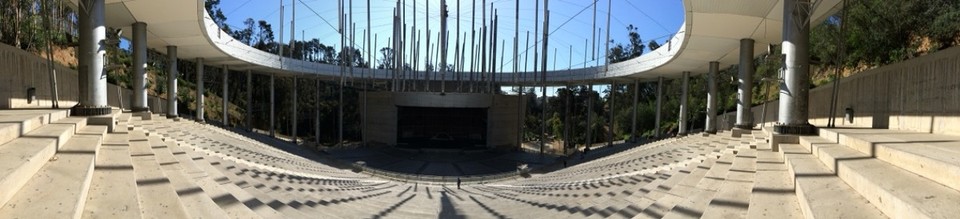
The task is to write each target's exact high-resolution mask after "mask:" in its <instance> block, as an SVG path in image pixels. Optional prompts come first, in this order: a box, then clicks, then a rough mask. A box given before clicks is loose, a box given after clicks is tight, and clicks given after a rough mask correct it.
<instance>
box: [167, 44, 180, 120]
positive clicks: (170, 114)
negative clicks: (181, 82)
mask: <svg viewBox="0 0 960 219" xmlns="http://www.w3.org/2000/svg"><path fill="white" fill-rule="evenodd" d="M179 74H180V72H178V71H177V47H176V46H167V118H176V117H177V116H178V115H177V77H178V76H179Z"/></svg>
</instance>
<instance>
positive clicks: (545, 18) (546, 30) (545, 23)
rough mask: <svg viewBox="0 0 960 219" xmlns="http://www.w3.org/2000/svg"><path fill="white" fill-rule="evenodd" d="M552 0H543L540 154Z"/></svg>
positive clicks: (545, 138)
mask: <svg viewBox="0 0 960 219" xmlns="http://www.w3.org/2000/svg"><path fill="white" fill-rule="evenodd" d="M549 2H550V0H543V47H542V48H543V59H542V60H541V61H542V62H541V65H542V67H543V68H542V72H541V74H540V77H541V78H540V81H541V84H540V93H542V94H543V110H541V111H540V123H541V124H542V125H540V154H541V155H542V154H543V147H544V146H546V140H547V136H546V134H547V106H549V104H548V103H547V102H548V100H549V98H547V42H548V39H549V38H548V37H549V36H550V33H549V31H550V10H549V9H550V7H549Z"/></svg>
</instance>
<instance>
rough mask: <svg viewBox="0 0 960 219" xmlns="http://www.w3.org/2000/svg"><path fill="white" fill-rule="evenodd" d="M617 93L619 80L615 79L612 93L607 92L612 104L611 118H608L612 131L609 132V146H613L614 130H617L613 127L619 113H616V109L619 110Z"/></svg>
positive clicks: (611, 84) (611, 89) (608, 124)
mask: <svg viewBox="0 0 960 219" xmlns="http://www.w3.org/2000/svg"><path fill="white" fill-rule="evenodd" d="M616 93H617V82H616V81H614V82H613V83H610V93H609V94H607V95H609V96H608V97H607V98H610V104H609V105H610V106H609V108H610V118H609V119H607V127H610V131H609V132H607V146H613V132H614V130H615V129H614V127H613V126H614V124H613V117H614V116H616V114H617V113H616V111H617V108H616V100H617V98H616V97H617V95H616Z"/></svg>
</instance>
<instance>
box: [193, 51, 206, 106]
mask: <svg viewBox="0 0 960 219" xmlns="http://www.w3.org/2000/svg"><path fill="white" fill-rule="evenodd" d="M203 70H204V66H203V58H197V100H196V101H197V118H194V119H196V120H197V121H198V122H203V121H204V120H203V117H204V116H203V111H204V109H205V108H206V107H205V106H204V103H203V102H204V99H203V93H204V90H203V82H204V81H203Z"/></svg>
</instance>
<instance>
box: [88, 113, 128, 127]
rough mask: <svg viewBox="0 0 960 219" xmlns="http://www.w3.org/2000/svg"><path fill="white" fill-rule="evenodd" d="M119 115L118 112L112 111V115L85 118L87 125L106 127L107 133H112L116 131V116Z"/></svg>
mask: <svg viewBox="0 0 960 219" xmlns="http://www.w3.org/2000/svg"><path fill="white" fill-rule="evenodd" d="M118 115H120V111H119V110H114V111H113V113H110V114H108V115H101V116H91V117H87V125H102V126H106V127H107V131H108V132H110V133H113V132H114V131H116V129H115V128H116V126H117V116H118Z"/></svg>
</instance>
